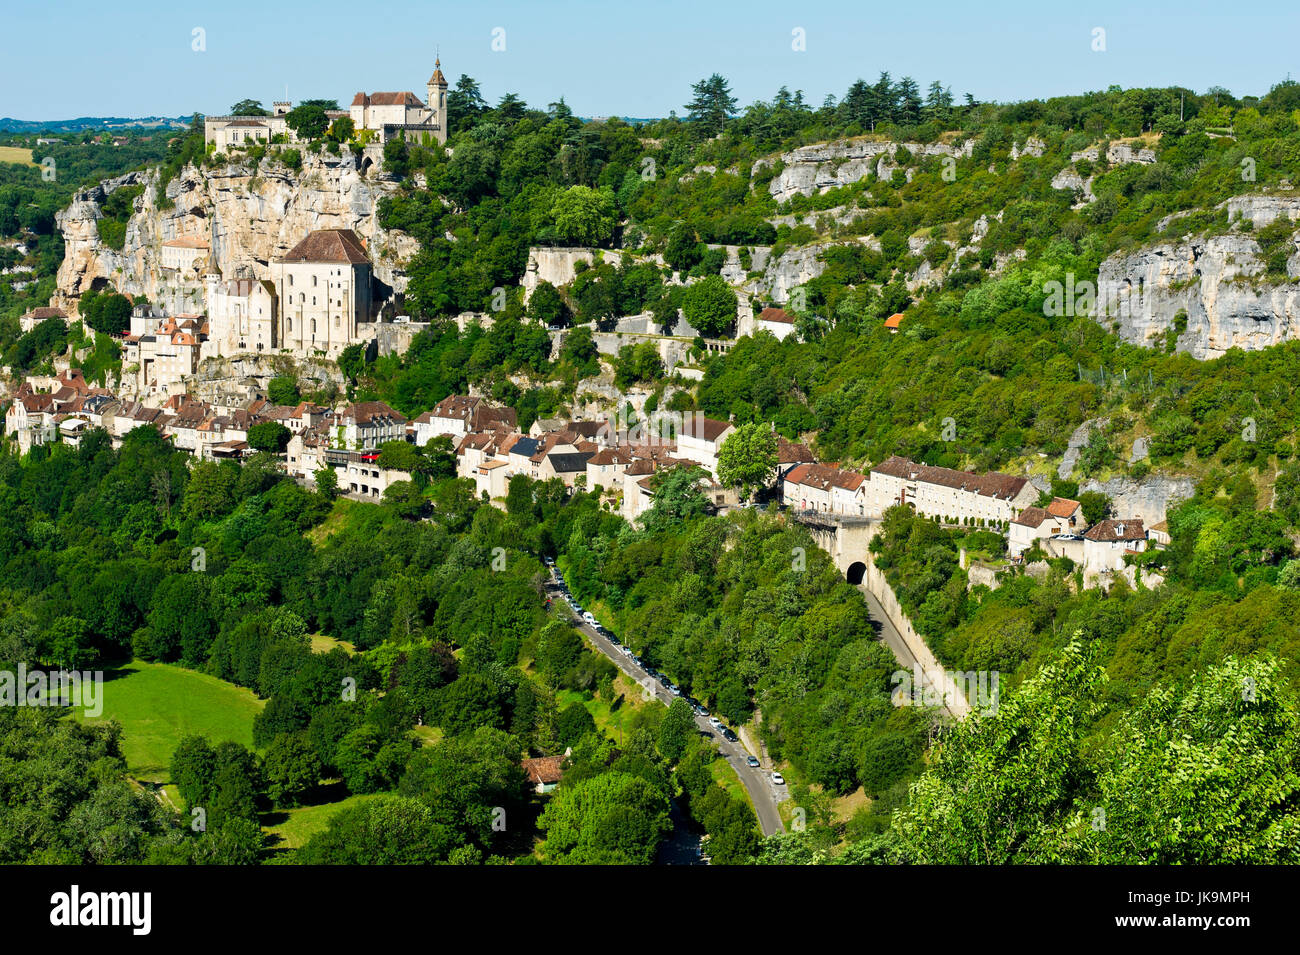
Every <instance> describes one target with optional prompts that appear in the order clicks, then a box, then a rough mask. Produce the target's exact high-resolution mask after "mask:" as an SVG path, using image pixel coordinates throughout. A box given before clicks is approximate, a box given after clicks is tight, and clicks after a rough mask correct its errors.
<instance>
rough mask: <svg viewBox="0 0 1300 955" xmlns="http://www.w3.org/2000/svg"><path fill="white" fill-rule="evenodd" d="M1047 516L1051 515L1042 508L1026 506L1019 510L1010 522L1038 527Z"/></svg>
mask: <svg viewBox="0 0 1300 955" xmlns="http://www.w3.org/2000/svg"><path fill="white" fill-rule="evenodd" d="M1049 517H1051V515H1050V514H1048V513H1047V511H1046V510H1045V509H1044V508H1041V507H1027V508H1025V509H1024V510H1023V511H1021V512H1020V513H1019V514H1018V515H1017V516H1016V518H1015V520H1013V521H1012V522H1011V523H1012V524H1019V525H1021V526H1022V527H1038V526H1039V525H1041V524H1042V523H1043V521H1045V520H1047V519H1048V518H1049Z"/></svg>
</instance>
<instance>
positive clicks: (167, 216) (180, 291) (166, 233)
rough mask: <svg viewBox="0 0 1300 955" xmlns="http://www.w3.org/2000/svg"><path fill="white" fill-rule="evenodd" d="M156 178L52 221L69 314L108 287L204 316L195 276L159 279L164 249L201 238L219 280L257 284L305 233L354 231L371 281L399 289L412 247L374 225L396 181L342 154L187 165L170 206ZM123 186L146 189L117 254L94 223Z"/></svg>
mask: <svg viewBox="0 0 1300 955" xmlns="http://www.w3.org/2000/svg"><path fill="white" fill-rule="evenodd" d="M158 175H159V173H158V170H157V169H152V170H149V171H148V172H146V173H131V174H129V175H128V176H126V177H120V178H119V179H117V180H110V181H108V182H104V183H100V184H99V185H98V186H95V187H93V188H91V189H88V190H85V191H84V192H80V193H78V194H77V195H76V196H75V197H74V198H73V201H72V203H71V205H69V206H68V208H66V209H64V210H62V211H61V212H60V213H59V214H58V216H57V217H56V221H57V223H58V226H59V229H60V231H62V233H63V237H64V243H65V253H64V259H63V264H62V265H61V266H60V268H59V274H58V290H57V292H56V296H55V302H56V304H61V305H63V306H64V307H65V308H68V307H74V303H75V301H76V299H77V298H78V297H79V296H80V295H81V293H82V292H84V291H85V290H86V289H88V288H91V287H92V286H94V285H102V284H104V283H108V284H111V285H112V286H114V287H115V288H116V289H117V290H118V291H120V292H125V293H129V294H131V295H143V296H145V297H146V298H148V299H149V300H150V301H151V302H154V303H155V304H161V305H163V306H164V307H165V308H166V309H167V310H168V311H170V312H173V313H184V312H194V311H202V294H201V290H200V288H199V285H200V282H201V275H199V274H190V275H177V274H176V273H175V272H174V271H172V270H167V271H166V272H164V270H163V267H162V261H161V250H162V244H163V243H164V242H167V241H169V240H172V239H179V238H187V237H197V238H203V239H207V240H208V242H209V243H210V247H211V257H212V262H213V263H214V264H215V265H216V267H217V268H219V269H220V271H221V274H222V275H223V276H224V277H226V278H235V277H248V278H257V279H264V278H269V276H270V272H269V268H268V266H269V264H270V261H271V259H272V258H274V257H276V256H279V255H283V254H284V253H285V252H287V251H288V250H289V249H290V248H292V247H293V246H294V245H296V244H297V243H298V242H299V241H300V240H301V239H302V238H303V237H304V236H305V235H306V234H307V233H308V232H311V231H312V230H313V229H352V230H354V231H355V232H356V233H357V235H359V236H360V237H361V239H362V241H363V242H365V244H366V247H367V250H368V251H369V253H370V258H371V263H372V265H373V268H374V274H375V277H376V278H377V279H378V280H379V281H380V282H381V283H383V284H384V285H387V286H389V287H390V288H392V289H394V290H396V291H399V292H401V291H404V290H405V287H406V275H405V272H404V271H403V269H404V266H405V264H406V262H407V261H409V259H410V257H411V256H412V255H414V254H415V252H416V251H417V250H418V248H419V243H418V242H417V241H416V240H415V239H413V238H412V237H410V236H408V235H406V234H404V233H401V232H395V231H388V230H384V229H382V228H381V227H380V225H379V221H378V207H379V200H380V199H381V198H382V197H383V196H384V195H387V194H388V193H390V192H392V191H394V190H395V189H396V188H397V186H396V183H394V182H393V181H391V180H388V179H385V178H383V177H375V176H366V175H363V173H362V172H361V169H360V165H359V163H358V161H357V159H356V157H353V156H352V155H351V154H349V153H348V152H347V150H346V149H345V150H344V152H343V155H341V156H330V155H327V154H321V155H313V154H311V153H304V155H303V163H302V168H301V169H299V170H297V171H294V170H291V169H290V168H289V167H287V166H285V165H284V164H283V163H281V162H279V161H278V160H275V159H272V158H267V159H263V160H262V161H261V163H259V164H258V165H257V166H256V167H254V166H252V165H251V164H243V165H240V164H231V165H227V166H222V167H214V168H198V167H194V166H187V167H185V168H184V169H182V170H181V171H180V173H179V174H178V175H177V176H176V178H174V179H173V180H172V181H171V182H169V183H168V184H167V187H166V190H165V193H166V196H167V200H168V202H167V203H164V204H162V205H160V204H159V202H158V197H157V181H158V178H157V177H158ZM131 177H135V178H131ZM127 184H131V185H136V184H143V185H144V186H145V189H144V191H143V193H142V194H141V195H140V196H138V197H137V198H136V200H135V208H134V213H133V214H132V216H131V218H130V220H129V221H128V222H127V226H126V241H125V243H124V245H123V248H122V249H121V251H117V250H114V249H110V248H108V247H107V246H105V245H104V244H103V243H102V242H101V241H100V239H99V230H98V226H97V225H96V220H98V219H99V218H101V217H102V215H103V212H102V209H101V205H102V203H103V201H104V199H105V198H106V197H107V196H108V195H109V194H111V193H112V192H113V191H114V190H116V189H117V188H121V186H122V185H127ZM164 206H165V207H164ZM200 264H201V263H200ZM196 306H197V307H196Z"/></svg>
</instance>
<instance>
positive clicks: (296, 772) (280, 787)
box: [262, 731, 321, 806]
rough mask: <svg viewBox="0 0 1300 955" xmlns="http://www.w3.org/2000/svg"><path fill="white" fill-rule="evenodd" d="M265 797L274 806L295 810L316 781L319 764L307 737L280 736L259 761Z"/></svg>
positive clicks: (297, 735) (290, 734)
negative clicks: (263, 776)
mask: <svg viewBox="0 0 1300 955" xmlns="http://www.w3.org/2000/svg"><path fill="white" fill-rule="evenodd" d="M262 771H263V773H264V774H265V775H266V794H267V796H269V797H270V799H271V801H272V802H273V803H274V804H275V805H277V806H296V805H297V804H298V802H299V800H300V799H301V798H302V796H303V795H304V794H306V793H307V792H309V791H310V790H311V789H313V788H314V787H315V786H316V784H317V783H318V782H319V781H320V776H321V762H320V757H319V756H317V755H316V751H315V749H313V748H312V745H311V742H310V741H309V740H308V738H307V733H306V732H305V731H304V732H297V733H280V734H279V735H277V736H276V737H275V738H274V739H273V740H272V741H271V745H270V746H268V747H267V750H266V755H265V756H264V757H263V758H262Z"/></svg>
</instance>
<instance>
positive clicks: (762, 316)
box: [758, 308, 794, 325]
mask: <svg viewBox="0 0 1300 955" xmlns="http://www.w3.org/2000/svg"><path fill="white" fill-rule="evenodd" d="M758 320H759V321H760V322H780V323H781V324H782V325H793V324H794V316H793V315H791V314H790V313H789V312H787V311H786V310H785V309H783V308H765V309H763V311H762V312H760V313H759V316H758Z"/></svg>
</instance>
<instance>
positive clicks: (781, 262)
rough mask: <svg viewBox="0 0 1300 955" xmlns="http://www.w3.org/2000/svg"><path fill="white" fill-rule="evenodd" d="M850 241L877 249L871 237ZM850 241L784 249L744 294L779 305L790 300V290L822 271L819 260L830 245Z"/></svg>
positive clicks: (873, 238) (748, 286) (875, 239)
mask: <svg viewBox="0 0 1300 955" xmlns="http://www.w3.org/2000/svg"><path fill="white" fill-rule="evenodd" d="M850 242H860V243H862V244H864V245H866V246H869V247H870V248H872V249H875V250H877V251H878V250H879V249H880V240H879V239H877V238H876V237H875V236H861V237H859V238H857V239H854V240H850ZM850 242H845V241H838V242H814V243H812V244H811V245H802V246H799V247H798V248H795V249H787V250H786V251H785V252H782V253H781V255H780V256H778V257H777V258H776V259H773V260H770V261H768V263H767V267H766V269H764V271H763V277H762V278H761V279H755V280H751V281H749V282H747V283H746V284H745V286H744V291H745V292H747V293H749V294H750V295H757V296H760V297H763V298H766V299H768V300H770V301H773V302H776V303H777V304H778V305H779V304H783V303H785V302H787V301H789V299H790V292H791V290H792V289H795V288H797V287H798V286H800V285H803V284H804V283H805V282H808V281H811V280H812V279H815V278H816V277H817V276H819V275H821V274H822V272H824V271H825V270H826V264H825V263H824V262H823V261H822V260H821V256H822V253H823V252H825V251H826V250H827V249H829V248H831V247H832V246H836V245H848V244H850Z"/></svg>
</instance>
